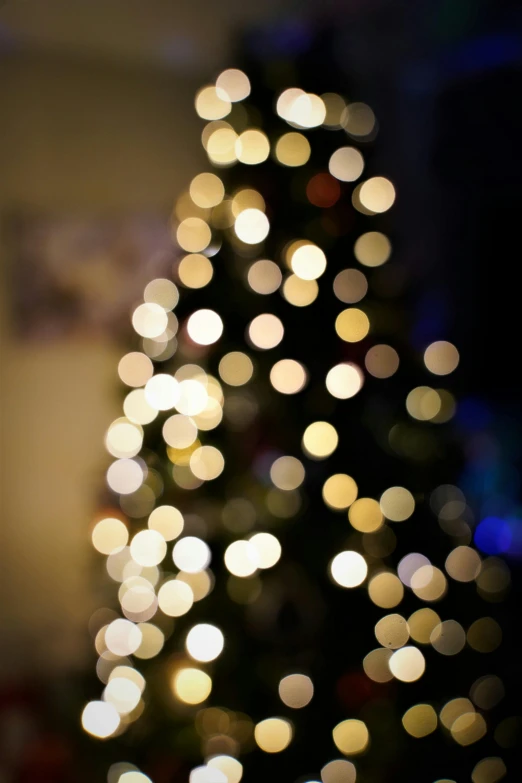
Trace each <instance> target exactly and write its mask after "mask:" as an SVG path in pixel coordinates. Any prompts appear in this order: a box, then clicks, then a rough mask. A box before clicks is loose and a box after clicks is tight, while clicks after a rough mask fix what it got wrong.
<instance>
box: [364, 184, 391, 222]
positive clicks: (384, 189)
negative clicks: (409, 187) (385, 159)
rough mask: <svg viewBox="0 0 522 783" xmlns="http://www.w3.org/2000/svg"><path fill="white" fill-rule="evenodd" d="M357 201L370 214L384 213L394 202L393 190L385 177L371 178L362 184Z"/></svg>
mask: <svg viewBox="0 0 522 783" xmlns="http://www.w3.org/2000/svg"><path fill="white" fill-rule="evenodd" d="M359 199H360V201H361V204H362V205H363V207H366V209H368V210H369V211H370V212H375V213H381V212H386V211H387V210H388V209H390V207H391V206H393V202H394V201H395V188H394V187H393V185H392V183H391V182H390V180H389V179H386V177H371V179H367V180H366V182H363V184H362V186H361V189H360V191H359Z"/></svg>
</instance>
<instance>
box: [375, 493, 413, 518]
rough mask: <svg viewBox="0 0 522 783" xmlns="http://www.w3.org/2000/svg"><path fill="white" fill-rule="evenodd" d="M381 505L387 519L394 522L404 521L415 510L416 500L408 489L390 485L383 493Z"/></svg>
mask: <svg viewBox="0 0 522 783" xmlns="http://www.w3.org/2000/svg"><path fill="white" fill-rule="evenodd" d="M380 506H381V511H382V513H383V514H384V516H385V517H386V519H390V520H391V521H392V522H404V520H405V519H408V518H409V517H411V515H412V514H413V512H414V511H415V500H414V498H413V495H412V494H411V492H410V491H409V490H408V489H405V488H404V487H390V488H389V489H387V490H386V491H385V492H383V493H382V495H381V499H380Z"/></svg>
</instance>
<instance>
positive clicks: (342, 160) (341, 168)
mask: <svg viewBox="0 0 522 783" xmlns="http://www.w3.org/2000/svg"><path fill="white" fill-rule="evenodd" d="M363 169H364V158H363V156H362V155H361V153H360V152H359V150H357V149H355V147H341V148H340V149H338V150H336V151H335V152H334V153H333V155H332V156H331V157H330V161H329V163H328V170H329V172H330V174H331V175H332V176H333V177H335V178H336V179H339V180H341V182H355V180H356V179H359V177H360V176H361V174H362V173H363Z"/></svg>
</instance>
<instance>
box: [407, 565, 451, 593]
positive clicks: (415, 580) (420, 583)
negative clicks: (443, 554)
mask: <svg viewBox="0 0 522 783" xmlns="http://www.w3.org/2000/svg"><path fill="white" fill-rule="evenodd" d="M410 587H411V589H412V590H413V592H414V593H415V595H416V596H417V598H420V599H421V600H422V601H439V600H440V599H441V598H442V597H443V596H444V595H445V594H446V591H447V589H448V582H447V579H446V577H445V576H444V574H443V572H442V571H441V570H440V568H436V567H435V566H432V565H421V566H420V568H417V570H416V571H415V572H414V573H413V574H412V577H411V580H410Z"/></svg>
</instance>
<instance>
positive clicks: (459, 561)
mask: <svg viewBox="0 0 522 783" xmlns="http://www.w3.org/2000/svg"><path fill="white" fill-rule="evenodd" d="M444 567H445V568H446V571H447V573H448V574H449V576H451V578H452V579H455V580H456V581H457V582H472V581H473V580H474V579H476V578H477V576H478V575H479V574H480V570H481V567H482V561H481V559H480V555H479V553H478V552H477V550H476V549H472V548H471V547H469V546H457V547H455V549H452V551H451V552H450V553H449V555H448V556H447V558H446V563H445V566H444Z"/></svg>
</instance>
